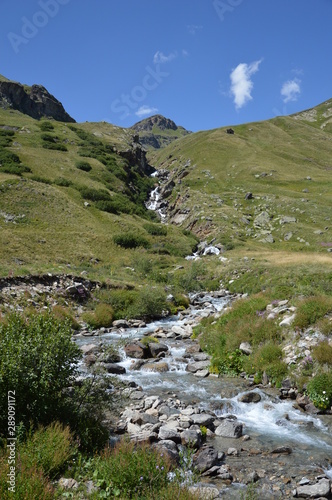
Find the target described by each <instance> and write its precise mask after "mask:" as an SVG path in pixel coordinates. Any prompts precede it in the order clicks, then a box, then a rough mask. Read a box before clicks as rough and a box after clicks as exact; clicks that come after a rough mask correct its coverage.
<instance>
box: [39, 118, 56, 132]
mask: <svg viewBox="0 0 332 500" xmlns="http://www.w3.org/2000/svg"><path fill="white" fill-rule="evenodd" d="M39 127H40V130H42V131H43V132H47V131H50V130H54V125H53V124H52V123H51V122H49V121H47V120H45V121H42V122H41V123H40V124H39Z"/></svg>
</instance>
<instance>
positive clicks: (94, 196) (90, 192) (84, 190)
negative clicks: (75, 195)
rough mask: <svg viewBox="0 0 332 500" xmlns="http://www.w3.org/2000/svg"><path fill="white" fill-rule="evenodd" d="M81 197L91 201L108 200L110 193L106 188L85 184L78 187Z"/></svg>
mask: <svg viewBox="0 0 332 500" xmlns="http://www.w3.org/2000/svg"><path fill="white" fill-rule="evenodd" d="M78 190H79V192H80V194H81V196H82V198H84V199H85V200H91V201H100V200H110V198H111V195H110V193H109V192H108V191H106V189H95V188H90V187H87V186H81V187H79V188H78Z"/></svg>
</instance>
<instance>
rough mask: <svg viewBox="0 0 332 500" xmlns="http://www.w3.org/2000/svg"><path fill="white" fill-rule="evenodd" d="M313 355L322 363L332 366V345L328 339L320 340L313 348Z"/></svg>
mask: <svg viewBox="0 0 332 500" xmlns="http://www.w3.org/2000/svg"><path fill="white" fill-rule="evenodd" d="M312 357H313V358H314V359H315V360H316V361H318V363H319V364H321V365H324V364H327V365H329V366H332V345H330V344H329V343H328V341H327V340H325V341H324V342H320V343H319V344H318V345H316V346H315V347H314V348H313V350H312Z"/></svg>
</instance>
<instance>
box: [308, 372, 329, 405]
mask: <svg viewBox="0 0 332 500" xmlns="http://www.w3.org/2000/svg"><path fill="white" fill-rule="evenodd" d="M307 394H308V396H309V398H310V399H311V401H312V402H313V403H314V405H315V406H316V407H317V408H319V409H320V410H328V409H329V408H330V407H331V405H332V371H331V370H329V372H327V373H322V374H320V375H316V376H315V377H313V378H312V379H311V380H310V381H309V382H308V384H307Z"/></svg>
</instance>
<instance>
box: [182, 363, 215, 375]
mask: <svg viewBox="0 0 332 500" xmlns="http://www.w3.org/2000/svg"><path fill="white" fill-rule="evenodd" d="M209 366H210V361H197V362H196V363H188V365H187V366H186V371H187V372H191V373H196V372H198V370H205V369H206V368H208V367H209Z"/></svg>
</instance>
